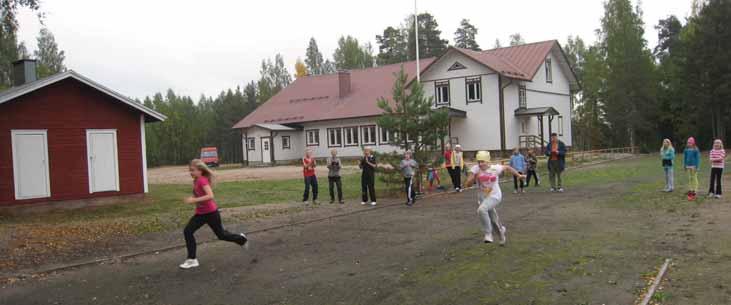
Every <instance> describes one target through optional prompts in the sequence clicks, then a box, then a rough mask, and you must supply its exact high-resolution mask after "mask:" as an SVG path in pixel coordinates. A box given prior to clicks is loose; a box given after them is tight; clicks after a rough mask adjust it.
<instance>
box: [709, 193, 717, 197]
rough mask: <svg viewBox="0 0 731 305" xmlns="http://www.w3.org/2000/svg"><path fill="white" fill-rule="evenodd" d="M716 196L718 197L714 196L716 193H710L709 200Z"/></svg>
mask: <svg viewBox="0 0 731 305" xmlns="http://www.w3.org/2000/svg"><path fill="white" fill-rule="evenodd" d="M714 196H716V194H714V193H708V198H713V197H714Z"/></svg>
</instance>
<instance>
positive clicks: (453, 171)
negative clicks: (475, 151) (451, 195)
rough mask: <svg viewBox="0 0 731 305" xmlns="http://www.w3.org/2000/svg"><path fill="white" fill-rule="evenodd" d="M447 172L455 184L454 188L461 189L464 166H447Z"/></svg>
mask: <svg viewBox="0 0 731 305" xmlns="http://www.w3.org/2000/svg"><path fill="white" fill-rule="evenodd" d="M447 172H449V178H450V179H452V185H453V186H454V189H455V190H456V189H461V188H462V168H461V167H459V166H455V167H454V168H451V167H447Z"/></svg>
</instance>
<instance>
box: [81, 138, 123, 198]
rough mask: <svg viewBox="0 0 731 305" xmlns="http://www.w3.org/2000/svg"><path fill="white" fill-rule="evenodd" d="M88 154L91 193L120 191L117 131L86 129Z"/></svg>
mask: <svg viewBox="0 0 731 305" xmlns="http://www.w3.org/2000/svg"><path fill="white" fill-rule="evenodd" d="M86 155H87V157H88V158H89V160H88V161H89V193H96V192H108V191H119V165H118V159H117V131H116V130H108V129H89V130H87V131H86Z"/></svg>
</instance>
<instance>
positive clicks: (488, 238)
mask: <svg viewBox="0 0 731 305" xmlns="http://www.w3.org/2000/svg"><path fill="white" fill-rule="evenodd" d="M485 243H486V244H489V243H492V233H487V234H485Z"/></svg>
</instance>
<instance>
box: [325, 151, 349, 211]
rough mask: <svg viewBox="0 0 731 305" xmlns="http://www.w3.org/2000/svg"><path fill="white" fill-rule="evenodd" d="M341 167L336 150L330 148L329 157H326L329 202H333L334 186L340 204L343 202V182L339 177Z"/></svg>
mask: <svg viewBox="0 0 731 305" xmlns="http://www.w3.org/2000/svg"><path fill="white" fill-rule="evenodd" d="M341 167H342V166H341V163H340V158H338V151H337V150H336V149H333V150H331V151H330V158H327V169H328V173H327V182H328V189H329V191H330V204H333V203H335V190H334V188H335V187H337V189H338V202H339V203H340V204H343V203H345V202H344V201H343V182H342V180H341V178H340V168H341Z"/></svg>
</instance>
